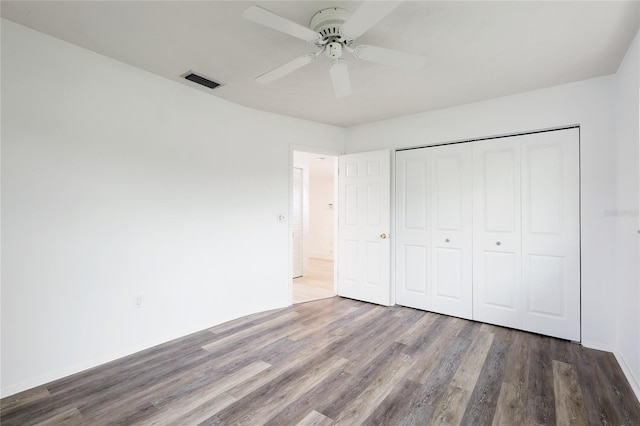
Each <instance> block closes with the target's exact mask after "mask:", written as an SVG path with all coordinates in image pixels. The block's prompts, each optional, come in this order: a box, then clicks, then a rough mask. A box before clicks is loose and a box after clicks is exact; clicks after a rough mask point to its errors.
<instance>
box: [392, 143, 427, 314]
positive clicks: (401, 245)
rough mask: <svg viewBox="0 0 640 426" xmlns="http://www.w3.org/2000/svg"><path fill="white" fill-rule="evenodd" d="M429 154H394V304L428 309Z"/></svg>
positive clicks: (402, 152)
mask: <svg viewBox="0 0 640 426" xmlns="http://www.w3.org/2000/svg"><path fill="white" fill-rule="evenodd" d="M428 190H429V151H428V150H427V149H416V150H409V151H400V152H397V153H396V229H395V244H396V280H395V290H396V303H398V304H399V305H403V306H409V307H412V308H417V309H425V310H429V309H430V308H431V303H430V301H431V294H430V292H431V289H430V286H429V271H430V262H431V260H430V253H431V247H430V227H429V199H428Z"/></svg>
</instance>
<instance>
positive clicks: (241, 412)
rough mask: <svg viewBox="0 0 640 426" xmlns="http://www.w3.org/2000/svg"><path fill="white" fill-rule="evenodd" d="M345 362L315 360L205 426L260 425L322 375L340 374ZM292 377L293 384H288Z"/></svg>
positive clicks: (235, 405) (225, 410)
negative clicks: (338, 372)
mask: <svg viewBox="0 0 640 426" xmlns="http://www.w3.org/2000/svg"><path fill="white" fill-rule="evenodd" d="M347 362H348V361H347V360H346V359H344V358H339V357H328V358H317V359H316V362H315V363H314V364H313V365H310V366H309V365H301V366H300V367H298V369H295V370H291V371H288V372H287V374H284V375H281V376H279V377H277V378H275V379H273V380H271V381H269V382H267V383H265V384H264V385H263V386H261V387H259V388H258V389H256V390H255V391H253V392H251V393H249V394H248V395H246V396H244V397H243V398H241V399H239V400H238V401H236V402H234V403H233V404H231V405H230V406H229V407H227V408H225V409H224V410H222V411H220V412H219V413H217V414H216V415H215V416H213V417H211V418H209V419H208V420H207V421H206V423H207V424H223V425H231V424H232V425H254V424H264V423H266V422H267V421H268V420H269V419H270V418H271V417H273V416H275V415H276V414H277V413H278V412H279V411H280V410H281V409H282V407H283V406H284V405H286V404H289V403H291V402H293V401H295V400H296V399H298V398H299V397H300V396H301V395H303V394H304V393H306V392H308V391H309V390H310V389H312V388H313V387H314V386H316V385H318V384H319V383H321V382H322V379H323V377H324V376H325V375H326V374H331V373H333V372H335V371H338V370H340V369H341V368H342V367H343V366H344V365H346V364H347ZM292 377H296V380H291V378H292Z"/></svg>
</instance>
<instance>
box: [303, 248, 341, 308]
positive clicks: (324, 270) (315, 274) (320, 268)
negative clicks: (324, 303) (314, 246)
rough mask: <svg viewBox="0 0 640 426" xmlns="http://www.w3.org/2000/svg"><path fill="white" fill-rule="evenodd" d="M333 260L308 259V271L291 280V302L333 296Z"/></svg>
mask: <svg viewBox="0 0 640 426" xmlns="http://www.w3.org/2000/svg"><path fill="white" fill-rule="evenodd" d="M335 295H336V293H335V290H334V285H333V260H325V259H316V258H310V259H309V273H308V274H307V275H305V276H303V277H300V278H295V279H294V280H293V303H300V302H308V301H310V300H316V299H324V298H326V297H333V296H335Z"/></svg>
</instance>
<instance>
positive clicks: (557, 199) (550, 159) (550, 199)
mask: <svg viewBox="0 0 640 426" xmlns="http://www.w3.org/2000/svg"><path fill="white" fill-rule="evenodd" d="M520 146H521V157H522V257H523V259H522V277H523V282H522V288H523V292H524V296H525V298H524V299H525V304H524V306H523V308H524V310H523V321H524V324H523V329H524V330H527V331H532V332H536V333H541V334H546V335H551V336H556V337H560V338H564V339H568V340H574V341H579V340H580V222H579V217H580V210H579V209H580V199H579V152H578V149H579V133H578V129H566V130H558V131H553V132H544V133H537V134H532V135H527V136H522V139H521V142H520Z"/></svg>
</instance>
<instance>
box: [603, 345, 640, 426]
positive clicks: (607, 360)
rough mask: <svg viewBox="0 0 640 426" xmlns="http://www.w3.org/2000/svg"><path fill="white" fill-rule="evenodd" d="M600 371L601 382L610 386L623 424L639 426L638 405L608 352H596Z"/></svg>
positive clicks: (639, 404)
mask: <svg viewBox="0 0 640 426" xmlns="http://www.w3.org/2000/svg"><path fill="white" fill-rule="evenodd" d="M596 356H597V358H598V364H599V366H600V370H599V371H601V372H602V374H603V375H604V378H603V382H605V383H609V384H610V386H609V387H610V389H611V391H612V392H613V395H614V396H615V400H616V402H617V407H618V410H617V411H619V412H620V414H621V416H622V418H623V421H624V422H625V424H629V425H632V424H637V425H640V403H639V401H638V399H637V398H636V397H635V395H634V393H633V389H632V388H631V385H630V384H629V382H628V381H627V379H626V378H625V377H624V373H623V372H622V368H620V365H618V363H617V362H616V359H615V356H614V355H613V354H612V353H610V352H602V351H598V352H596Z"/></svg>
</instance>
